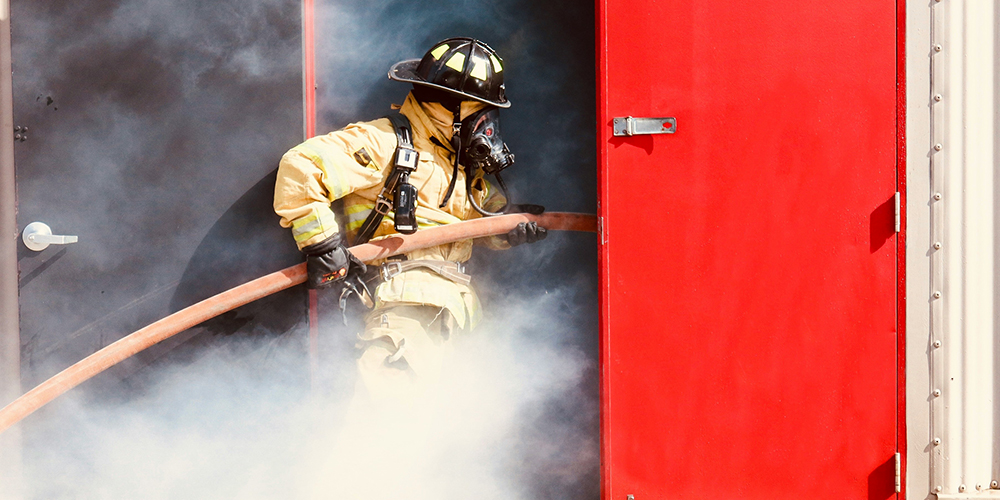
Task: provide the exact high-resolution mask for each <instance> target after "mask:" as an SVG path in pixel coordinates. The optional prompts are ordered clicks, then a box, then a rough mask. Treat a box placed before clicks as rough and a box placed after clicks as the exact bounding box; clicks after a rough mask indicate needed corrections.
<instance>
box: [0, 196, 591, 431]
mask: <svg viewBox="0 0 1000 500" xmlns="http://www.w3.org/2000/svg"><path fill="white" fill-rule="evenodd" d="M532 221H533V222H537V223H538V225H539V226H542V227H545V228H547V229H549V230H554V231H590V232H596V231H597V217H595V216H593V215H587V214H574V213H561V212H552V213H545V214H542V215H528V214H510V215H502V216H498V217H484V218H481V219H473V220H469V221H464V222H458V223H455V224H448V225H446V226H441V227H435V228H430V229H424V230H420V231H417V232H416V233H413V234H411V235H405V236H404V235H397V236H390V237H388V238H385V239H381V240H378V241H373V242H370V243H365V244H364V245H358V246H355V247H351V249H350V250H351V252H352V253H353V254H354V255H356V256H357V257H358V258H359V259H361V260H363V261H365V262H369V261H373V260H377V259H384V258H386V257H391V256H393V255H399V254H402V253H407V252H412V251H414V250H420V249H422V248H429V247H433V246H437V245H443V244H446V243H452V242H455V241H462V240H468V239H472V238H481V237H484V236H490V235H496V234H504V233H506V232H508V231H510V230H511V229H513V228H514V227H515V226H517V224H518V223H520V222H532ZM305 281H306V265H305V264H304V263H303V264H298V265H295V266H292V267H289V268H287V269H282V270H281V271H278V272H275V273H271V274H268V275H267V276H263V277H260V278H257V279H255V280H253V281H250V282H247V283H244V284H242V285H240V286H238V287H236V288H232V289H230V290H227V291H225V292H222V293H220V294H218V295H215V296H213V297H209V298H207V299H205V300H203V301H201V302H198V303H197V304H194V305H192V306H189V307H187V308H184V309H181V310H180V311H177V312H175V313H173V314H171V315H170V316H167V317H166V318H163V319H161V320H159V321H157V322H155V323H152V324H150V325H149V326H146V327H145V328H142V329H140V330H137V331H135V332H133V333H132V334H130V335H128V336H125V337H123V338H121V339H120V340H118V341H117V342H115V343H113V344H110V345H108V346H106V347H104V348H103V349H101V350H100V351H97V352H95V353H94V354H91V355H90V356H87V357H86V358H84V359H82V360H80V361H78V362H77V363H76V364H74V365H73V366H70V367H69V368H67V369H65V370H63V371H61V372H59V373H57V374H56V375H55V376H53V377H52V378H50V379H48V380H46V381H45V382H42V383H41V384H39V385H38V386H37V387H35V388H34V389H32V390H30V391H28V392H26V393H25V394H24V395H22V396H21V397H19V398H17V399H15V400H14V401H12V402H11V403H10V404H8V405H7V406H5V407H4V408H3V409H2V410H0V433H2V432H3V431H5V430H7V429H8V428H10V427H11V426H12V425H14V424H16V423H18V422H20V421H21V420H22V419H24V418H25V417H27V416H28V415H30V414H32V413H33V412H34V411H35V410H37V409H39V408H41V407H42V406H45V405H46V404H48V403H49V402H50V401H52V400H53V399H55V398H57V397H58V396H60V395H61V394H63V393H65V392H66V391H69V390H70V389H72V388H74V387H76V386H78V385H80V384H81V383H83V382H84V381H86V380H89V379H90V378H91V377H93V376H95V375H97V374H98V373H101V372H103V371H104V370H107V369H108V368H110V367H112V366H114V365H115V364H117V363H120V362H121V361H123V360H125V359H126V358H128V357H130V356H132V355H134V354H136V353H138V352H140V351H142V350H144V349H146V348H148V347H150V346H152V345H154V344H157V343H159V342H162V341H164V340H166V339H168V338H170V337H172V336H174V335H177V334H178V333H180V332H183V331H184V330H187V329H188V328H191V327H193V326H195V325H197V324H199V323H201V322H203V321H206V320H208V319H211V318H214V317H216V316H218V315H220V314H222V313H224V312H227V311H231V310H233V309H236V308H237V307H239V306H242V305H244V304H248V303H250V302H253V301H255V300H257V299H260V298H263V297H266V296H268V295H271V294H272V293H276V292H280V291H281V290H284V289H286V288H290V287H292V286H295V285H298V284H299V283H304V282H305Z"/></svg>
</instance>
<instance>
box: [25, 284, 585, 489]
mask: <svg viewBox="0 0 1000 500" xmlns="http://www.w3.org/2000/svg"><path fill="white" fill-rule="evenodd" d="M571 293H572V292H571V291H570V290H563V291H554V292H551V293H542V294H541V295H539V296H535V297H523V298H515V297H507V298H506V299H505V300H503V301H502V302H503V303H499V304H494V306H495V310H496V311H497V314H496V315H493V316H492V317H490V318H488V319H487V320H486V321H485V323H484V324H483V325H482V326H481V327H480V328H478V329H477V330H476V331H474V332H472V333H470V334H465V335H460V336H456V337H455V338H453V339H452V341H453V342H454V344H455V347H456V349H455V356H454V357H453V358H452V359H451V361H450V362H449V364H448V366H447V369H446V376H445V381H444V382H443V383H442V384H441V385H440V386H439V387H438V388H437V390H435V391H434V392H433V393H432V394H428V395H426V396H425V397H421V398H419V399H416V400H413V401H409V402H401V403H398V404H393V405H389V406H379V407H378V408H377V409H373V408H370V409H369V411H368V412H367V413H366V412H364V411H362V412H361V413H357V412H355V413H352V414H351V415H353V419H350V420H348V421H345V420H344V419H345V414H346V410H347V408H346V396H347V394H327V395H325V396H317V395H316V393H312V394H310V393H309V391H308V390H306V388H305V387H304V386H303V384H308V381H307V380H305V379H303V378H302V377H301V374H302V366H301V355H300V354H301V352H300V351H301V347H302V346H301V343H300V340H301V338H298V339H296V338H290V337H279V338H278V339H277V340H274V339H272V340H270V341H266V342H250V341H246V340H243V341H238V340H235V339H234V340H232V341H230V342H226V343H224V344H222V345H220V346H217V347H215V348H212V349H210V350H207V351H203V352H200V353H198V354H197V355H196V357H195V358H194V359H192V360H191V361H190V362H189V363H187V364H184V365H179V364H173V365H167V366H164V367H162V368H159V369H158V370H157V372H156V373H153V374H149V378H150V380H152V381H153V382H152V383H150V385H149V386H148V387H146V388H145V390H144V391H142V394H143V395H142V396H141V397H140V398H137V399H133V400H128V401H121V402H119V403H116V404H108V403H107V401H106V400H105V401H103V402H102V403H100V404H95V403H93V402H87V401H84V400H81V399H79V398H78V397H76V395H71V396H69V397H68V398H67V400H66V401H61V402H59V403H58V404H59V407H58V410H57V411H55V412H52V413H51V414H50V415H48V417H47V418H46V421H45V422H44V424H42V425H39V426H36V428H35V431H34V432H36V433H41V434H43V435H44V433H46V432H51V433H52V435H53V436H60V438H61V439H66V436H71V437H70V438H69V439H71V440H72V441H75V442H45V440H44V439H43V440H42V441H41V442H42V443H44V444H45V446H44V447H41V448H35V449H33V450H28V454H29V455H32V456H31V457H30V458H31V460H29V461H28V463H29V464H31V465H32V467H31V468H30V469H29V470H28V474H29V478H30V481H29V487H30V489H31V491H30V494H31V495H32V496H33V497H35V498H108V499H119V498H147V499H158V498H247V499H256V498H262V499H263V498H279V497H280V498H338V499H366V500H371V499H383V498H384V499H398V498H406V499H415V500H423V499H427V500H430V499H460V498H477V499H498V500H499V499H504V500H511V499H533V498H540V497H541V495H542V494H543V492H544V494H545V497H546V498H582V497H581V496H580V494H581V493H584V494H586V493H591V494H593V495H596V487H597V485H596V484H595V483H593V482H591V483H590V484H584V485H582V486H581V484H579V483H580V478H581V477H591V478H594V477H596V467H597V463H598V458H597V456H598V434H597V428H596V419H595V416H596V413H597V408H594V407H589V406H587V405H586V404H584V405H582V406H577V407H574V408H562V409H561V411H557V412H556V413H560V414H561V418H562V419H564V420H561V421H559V420H556V421H553V419H552V416H551V415H550V413H552V409H553V408H552V407H553V405H559V404H563V403H565V401H588V399H587V398H585V397H582V396H583V394H581V393H586V392H590V391H592V390H594V389H596V388H593V387H587V381H588V380H591V381H593V380H596V379H595V378H594V377H593V370H594V369H595V366H594V359H593V356H591V355H590V354H589V353H585V352H582V351H581V350H579V349H577V348H573V347H569V346H568V344H565V343H562V342H559V341H558V339H559V338H567V337H569V336H572V335H574V332H572V331H569V329H568V328H570V326H569V325H571V324H572V321H571V318H569V317H568V316H567V314H568V313H569V311H568V310H567V309H565V307H564V303H565V299H566V298H567V294H571ZM515 312H516V313H515ZM542 318H545V319H544V320H543V319H542ZM263 365H267V368H266V369H262V366H263ZM276 367H283V368H277V369H276ZM342 368H344V369H347V370H349V369H350V368H349V367H347V366H344V367H342ZM264 373H267V374H270V375H271V376H263V375H262V374H264ZM275 374H278V375H277V376H275ZM344 375H345V376H349V375H348V374H347V373H344ZM560 402H562V403H560ZM590 402H591V403H592V400H590ZM66 426H70V427H71V431H70V432H68V433H67V432H64V431H63V429H64V428H65V427H66ZM57 430H58V431H57ZM69 450H73V453H64V451H69ZM539 488H548V489H549V490H555V494H553V491H544V490H543V491H540V490H539ZM560 488H562V489H563V491H562V492H561V493H560V492H559V491H558V490H559V489H560ZM581 488H582V490H583V491H580V490H581ZM588 490H589V491H588ZM585 496H586V495H585Z"/></svg>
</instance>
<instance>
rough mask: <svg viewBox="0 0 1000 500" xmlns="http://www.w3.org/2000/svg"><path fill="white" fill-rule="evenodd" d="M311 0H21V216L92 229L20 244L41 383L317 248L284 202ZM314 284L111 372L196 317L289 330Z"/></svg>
mask: <svg viewBox="0 0 1000 500" xmlns="http://www.w3.org/2000/svg"><path fill="white" fill-rule="evenodd" d="M63 7H66V8H63ZM233 9H237V10H239V9H243V10H244V11H245V12H246V18H245V19H244V18H241V19H242V21H243V22H234V20H233V16H232V13H233V12H235V11H234V10H233ZM299 9H300V5H299V3H298V2H297V1H294V0H286V1H283V2H251V3H249V4H248V3H245V2H244V3H240V4H239V5H238V6H237V5H236V4H234V3H233V2H219V3H214V4H212V5H210V6H209V5H201V4H196V3H191V4H183V5H181V4H177V5H172V6H166V5H164V6H163V8H162V9H160V8H154V7H153V6H150V5H145V4H139V3H135V2H132V3H127V5H126V4H124V3H116V2H107V1H103V0H86V1H82V2H75V3H74V4H73V5H72V6H71V7H67V6H63V5H61V4H59V3H56V2H49V1H43V2H14V3H13V5H12V19H13V31H14V35H13V69H14V80H13V101H14V120H15V124H16V125H17V128H16V129H15V131H16V132H17V133H18V135H17V136H15V137H16V142H15V146H16V150H15V153H16V157H15V159H16V165H17V190H18V199H17V206H18V217H17V220H18V227H19V229H23V228H25V227H27V226H28V225H29V224H30V223H32V222H36V221H38V222H44V223H46V224H47V225H48V226H50V228H51V230H52V232H54V233H56V234H60V235H73V236H78V238H79V239H78V241H77V242H75V243H72V244H68V245H51V246H49V247H48V248H45V249H43V250H41V251H33V250H31V249H29V248H27V247H26V246H25V245H20V244H19V246H18V264H19V268H20V279H19V285H20V286H19V288H20V318H21V342H22V366H23V371H22V377H23V381H24V386H25V388H26V389H27V388H30V387H32V386H34V385H35V384H36V383H38V382H40V381H41V380H44V379H46V378H48V377H49V376H51V375H53V374H54V373H56V372H58V371H59V370H62V369H63V368H65V367H67V366H69V365H70V364H71V363H73V362H76V361H78V360H80V359H81V358H83V357H84V356H86V355H89V354H91V353H93V352H94V351H96V350H98V349H100V348H101V347H104V346H106V345H108V344H110V343H111V342H114V341H115V340H118V339H119V338H120V337H122V336H124V335H126V334H128V333H130V332H132V331H134V330H136V329H138V328H140V327H142V326H145V325H147V324H149V323H150V322H152V321H154V320H157V319H159V318H161V317H163V316H166V315H167V314H169V313H171V312H173V311H176V310H178V309H180V308H183V307H186V306H188V305H191V304H192V303H194V302H197V301H198V300H201V299H203V298H206V297H208V296H211V295H213V294H215V293H218V292H220V291H222V290H225V289H227V288H229V287H231V286H234V285H237V284H240V283H242V282H244V281H247V280H249V279H252V278H255V277H257V276H260V275H262V274H264V273H266V272H272V271H275V270H277V269H281V268H282V267H284V266H287V265H291V264H294V263H296V262H298V261H299V260H300V259H301V257H300V256H299V255H298V252H296V250H295V247H294V244H292V243H291V242H290V241H289V240H288V237H287V234H286V231H284V230H282V229H281V228H280V227H278V225H277V217H276V216H275V215H274V214H273V212H272V211H271V209H270V204H271V199H272V196H273V194H272V193H273V185H274V180H273V178H274V174H273V172H274V169H275V166H276V164H277V160H278V158H280V156H281V154H282V153H283V151H285V150H286V149H287V148H288V147H290V146H292V145H294V144H296V142H298V141H299V140H301V134H302V132H301V130H302V126H301V115H302V107H301V106H302V105H301V90H300V89H301V86H302V84H301V63H300V61H301V52H300V45H301V40H300V38H299V29H300V28H299V24H300V20H299ZM81 20H85V21H81ZM25 130H27V131H26V132H25ZM25 136H26V138H25ZM5 202H6V201H5ZM301 293H302V292H299V291H289V292H287V293H284V294H282V295H281V296H275V297H272V298H269V299H268V301H270V302H265V303H264V304H261V305H253V306H250V307H248V308H246V309H241V310H240V311H239V312H234V313H231V314H230V315H228V316H227V317H225V318H221V319H219V320H217V321H215V322H213V323H208V324H205V325H201V326H199V327H198V328H195V329H192V330H191V331H189V332H187V333H186V334H184V335H181V336H178V337H176V338H174V339H171V340H170V341H169V342H167V343H165V344H166V345H160V346H157V347H156V348H154V349H151V350H149V351H146V352H144V353H142V354H141V355H139V356H136V357H134V358H131V359H129V360H128V361H127V362H125V363H123V364H121V365H119V366H117V367H116V368H115V369H114V370H112V372H111V375H105V376H103V377H101V379H100V380H103V381H104V382H106V383H108V384H109V387H114V384H116V382H115V381H116V380H118V379H121V378H124V377H125V376H126V375H128V374H130V373H134V372H135V371H136V370H138V369H140V368H142V367H143V366H147V365H148V364H149V363H152V362H153V360H154V359H156V358H157V357H158V356H161V355H163V354H164V353H165V352H167V351H168V350H170V349H171V348H172V347H174V346H176V345H178V344H179V343H181V342H183V341H186V340H190V339H191V338H192V336H194V335H196V334H198V333H202V332H206V331H208V332H212V333H227V334H228V333H234V332H235V331H237V330H239V329H240V328H243V329H244V330H243V331H247V330H250V329H251V328H266V329H269V331H271V332H285V331H288V330H289V329H291V328H292V327H293V326H295V323H296V322H297V321H298V318H297V317H296V316H295V315H289V314H287V313H286V312H285V311H286V310H287V309H288V308H289V307H295V308H296V310H301V309H302V306H301V305H300V304H304V298H303V297H302V296H301ZM269 308H270V310H269ZM206 337H207V336H206ZM90 387H91V388H93V387H94V386H92V385H91V386H90ZM31 445H32V442H31V438H30V437H29V438H28V443H27V445H26V446H28V447H30V446H31Z"/></svg>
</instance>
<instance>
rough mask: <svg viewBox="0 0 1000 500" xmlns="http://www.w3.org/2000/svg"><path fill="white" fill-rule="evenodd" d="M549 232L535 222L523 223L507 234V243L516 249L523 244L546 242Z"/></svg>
mask: <svg viewBox="0 0 1000 500" xmlns="http://www.w3.org/2000/svg"><path fill="white" fill-rule="evenodd" d="M548 235H549V232H548V231H547V230H546V229H545V228H544V227H540V226H539V225H538V224H536V223H534V222H522V223H520V224H518V225H517V227H515V228H514V229H511V230H510V231H508V232H507V243H510V246H512V247H516V246H518V245H520V244H521V243H534V242H536V241H541V240H544V239H545V237H546V236H548Z"/></svg>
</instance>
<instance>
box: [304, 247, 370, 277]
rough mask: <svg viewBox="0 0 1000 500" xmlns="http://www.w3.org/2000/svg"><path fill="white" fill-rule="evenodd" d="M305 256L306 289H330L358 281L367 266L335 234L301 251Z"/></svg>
mask: <svg viewBox="0 0 1000 500" xmlns="http://www.w3.org/2000/svg"><path fill="white" fill-rule="evenodd" d="M302 253H304V254H306V271H307V272H308V278H307V279H306V287H308V288H330V287H331V286H334V285H338V284H343V283H346V282H348V279H350V280H351V281H360V278H361V275H363V274H364V273H365V272H366V271H367V270H368V266H366V265H365V263H364V262H361V260H360V259H358V258H357V257H355V256H354V254H352V253H351V252H350V251H349V250H347V247H345V246H344V239H343V238H342V237H341V236H340V235H339V234H335V235H333V236H331V237H329V238H327V239H325V240H323V241H321V242H319V243H316V244H315V245H309V246H307V247H305V248H303V249H302Z"/></svg>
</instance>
